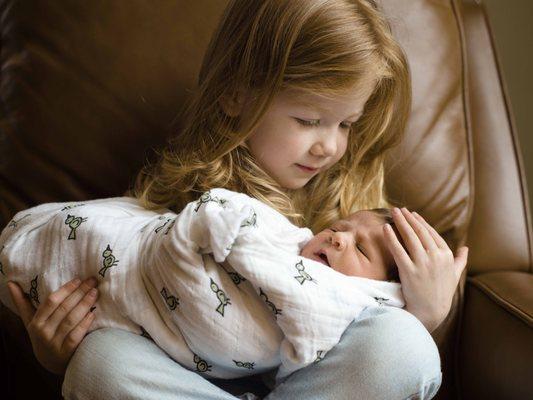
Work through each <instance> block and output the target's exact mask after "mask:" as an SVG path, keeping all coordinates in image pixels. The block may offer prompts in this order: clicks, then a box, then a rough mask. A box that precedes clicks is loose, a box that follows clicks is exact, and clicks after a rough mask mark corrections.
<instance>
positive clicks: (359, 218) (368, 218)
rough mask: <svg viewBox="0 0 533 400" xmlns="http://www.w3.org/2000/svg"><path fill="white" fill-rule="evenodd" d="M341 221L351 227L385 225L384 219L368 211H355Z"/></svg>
mask: <svg viewBox="0 0 533 400" xmlns="http://www.w3.org/2000/svg"><path fill="white" fill-rule="evenodd" d="M341 221H343V222H344V223H348V224H350V225H353V226H361V225H363V226H364V225H369V226H370V225H383V224H385V219H384V218H383V217H382V216H380V215H379V214H377V213H375V212H373V211H369V210H360V211H356V212H354V213H352V214H350V215H348V216H347V217H346V218H343V219H342V220H341Z"/></svg>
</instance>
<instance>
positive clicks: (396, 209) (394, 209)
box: [392, 207, 400, 214]
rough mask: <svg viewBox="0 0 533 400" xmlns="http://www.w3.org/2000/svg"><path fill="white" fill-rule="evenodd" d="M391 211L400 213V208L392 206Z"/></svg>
mask: <svg viewBox="0 0 533 400" xmlns="http://www.w3.org/2000/svg"><path fill="white" fill-rule="evenodd" d="M392 212H393V213H395V214H399V213H400V209H399V208H397V207H394V208H393V209H392Z"/></svg>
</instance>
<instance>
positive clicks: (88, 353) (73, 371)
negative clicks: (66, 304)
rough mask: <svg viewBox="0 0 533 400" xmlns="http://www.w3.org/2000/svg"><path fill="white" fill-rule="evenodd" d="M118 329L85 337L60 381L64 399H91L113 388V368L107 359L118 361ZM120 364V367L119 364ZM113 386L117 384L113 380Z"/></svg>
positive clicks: (100, 331)
mask: <svg viewBox="0 0 533 400" xmlns="http://www.w3.org/2000/svg"><path fill="white" fill-rule="evenodd" d="M120 335H121V331H120V330H118V329H98V330H96V331H93V332H91V333H90V334H89V335H87V336H86V337H85V338H84V339H83V341H82V342H81V343H80V345H79V346H78V348H77V349H76V352H75V353H74V355H73V356H72V358H71V359H70V361H69V364H68V367H67V370H66V372H65V379H64V381H63V387H62V394H63V397H64V398H65V399H90V398H100V397H101V396H106V397H107V396H108V395H109V394H108V393H105V391H106V390H107V389H106V388H108V387H113V381H115V378H114V374H115V372H117V368H116V365H117V364H111V363H109V362H107V360H114V361H115V362H116V361H119V360H120V355H121V352H120V351H115V353H116V354H113V352H114V350H115V349H117V347H116V346H115V344H116V342H115V341H116V340H118V339H120ZM118 365H120V364H118ZM115 384H116V381H115Z"/></svg>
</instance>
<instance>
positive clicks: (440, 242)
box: [413, 212, 448, 249]
mask: <svg viewBox="0 0 533 400" xmlns="http://www.w3.org/2000/svg"><path fill="white" fill-rule="evenodd" d="M413 215H414V216H415V218H416V219H417V220H418V221H419V222H420V223H421V224H423V225H424V226H425V227H426V228H427V229H428V231H429V233H430V234H431V236H432V237H433V239H434V240H435V243H436V244H437V246H438V247H439V248H441V249H447V248H448V244H447V243H446V241H445V240H444V239H443V238H442V236H441V235H440V234H439V232H437V231H436V230H435V228H433V227H432V226H431V225H430V224H428V223H427V221H426V220H425V219H424V218H422V216H421V215H419V214H417V213H416V212H413Z"/></svg>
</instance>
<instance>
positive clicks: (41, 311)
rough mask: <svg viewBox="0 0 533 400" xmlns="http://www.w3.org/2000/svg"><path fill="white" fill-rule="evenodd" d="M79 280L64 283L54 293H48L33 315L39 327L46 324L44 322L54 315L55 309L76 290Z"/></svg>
mask: <svg viewBox="0 0 533 400" xmlns="http://www.w3.org/2000/svg"><path fill="white" fill-rule="evenodd" d="M80 283H81V280H79V279H77V278H76V279H73V280H71V281H70V282H67V283H65V284H64V285H63V286H61V287H60V288H59V289H57V290H56V291H55V292H52V293H50V295H49V296H48V298H47V299H46V301H44V302H43V303H42V304H41V305H40V306H39V308H37V312H36V313H35V323H36V324H38V325H40V324H43V323H45V322H46V320H47V319H48V318H49V317H50V315H52V314H53V313H54V311H55V310H56V309H57V307H58V306H59V305H60V304H61V303H63V300H65V299H66V298H67V297H68V296H69V295H70V294H71V293H72V292H73V291H74V290H76V288H77V287H78V286H79V285H80Z"/></svg>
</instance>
